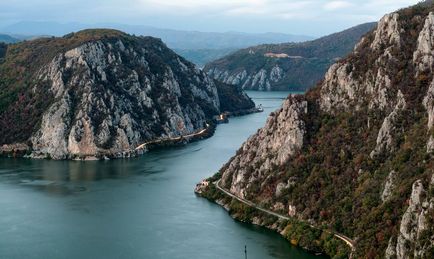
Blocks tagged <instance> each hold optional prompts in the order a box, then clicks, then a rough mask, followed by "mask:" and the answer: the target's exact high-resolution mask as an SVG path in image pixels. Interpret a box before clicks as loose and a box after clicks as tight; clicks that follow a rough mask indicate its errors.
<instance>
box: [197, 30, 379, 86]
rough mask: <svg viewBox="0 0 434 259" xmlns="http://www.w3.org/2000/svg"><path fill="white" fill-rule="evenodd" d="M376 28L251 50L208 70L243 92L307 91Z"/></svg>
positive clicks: (244, 50)
mask: <svg viewBox="0 0 434 259" xmlns="http://www.w3.org/2000/svg"><path fill="white" fill-rule="evenodd" d="M374 26H375V23H368V24H362V25H359V26H356V27H354V28H351V29H348V30H345V31H343V32H339V33H336V34H332V35H329V36H325V37H323V38H320V39H317V40H313V41H308V42H304V43H286V44H269V45H260V46H256V47H250V48H247V49H243V50H240V51H237V52H235V53H233V54H230V55H228V56H226V57H223V58H221V59H219V60H216V61H214V62H211V63H209V64H207V65H206V66H205V71H206V72H207V73H208V75H210V76H211V77H213V78H214V79H217V80H220V81H222V82H224V83H227V84H232V85H237V86H241V87H242V88H243V89H249V90H263V91H270V90H285V91H287V90H298V91H305V90H307V89H309V88H311V87H313V86H314V85H315V84H316V83H317V82H318V81H319V80H320V79H321V78H322V77H323V76H324V73H325V72H326V71H327V69H328V67H329V66H330V65H331V64H333V63H334V62H335V61H336V60H337V59H340V58H343V57H345V56H346V55H347V54H349V53H350V52H351V51H352V50H353V48H354V45H355V44H356V43H357V42H358V41H359V39H360V37H361V36H362V35H364V34H365V33H367V32H368V31H370V30H371V29H372V28H373V27H374Z"/></svg>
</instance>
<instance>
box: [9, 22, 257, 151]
mask: <svg viewBox="0 0 434 259" xmlns="http://www.w3.org/2000/svg"><path fill="white" fill-rule="evenodd" d="M61 44H64V45H63V46H65V45H66V46H67V47H64V48H63V49H56V48H57V46H58V45H61ZM26 45H29V46H26ZM40 46H41V47H44V48H46V49H47V50H46V51H51V52H50V53H46V54H49V55H51V56H52V57H51V58H49V59H48V58H47V57H46V56H41V57H36V60H37V61H39V60H40V61H41V62H42V59H45V60H46V61H45V60H44V61H43V63H42V64H38V66H35V67H32V70H34V73H32V74H30V72H31V71H26V72H27V73H29V74H28V75H27V76H28V79H27V80H28V82H30V83H28V88H27V89H23V90H21V91H22V93H21V94H22V95H23V96H24V95H29V96H31V95H32V93H37V92H41V93H42V94H43V95H45V96H46V100H45V102H44V100H40V98H42V96H38V97H33V98H39V99H38V100H36V101H39V102H41V103H44V106H45V107H46V108H45V107H44V109H41V111H40V113H39V116H40V119H39V120H38V121H37V122H36V123H37V124H36V125H34V127H33V128H32V130H31V131H29V132H27V134H23V135H22V136H13V134H10V132H13V131H16V130H17V129H19V126H20V125H5V123H6V120H7V119H8V116H9V115H10V113H11V112H13V109H14V107H13V105H19V106H25V105H28V104H29V103H31V102H32V101H33V100H25V99H23V100H22V101H21V100H18V101H17V102H15V103H11V104H10V105H9V107H6V109H3V110H2V111H1V118H2V122H3V123H2V124H3V129H2V132H4V133H5V134H4V135H3V136H4V137H3V139H1V142H3V143H5V144H6V143H13V142H18V141H20V142H22V141H28V142H29V146H30V147H31V149H32V154H31V157H37V158H45V157H50V158H53V159H67V158H84V157H97V158H102V157H125V156H130V155H134V149H135V148H136V147H137V146H139V145H140V144H142V143H145V142H147V141H151V140H154V139H158V138H172V137H178V136H184V135H189V134H192V133H195V132H197V131H199V130H202V129H204V128H205V127H206V124H207V122H209V121H210V120H211V119H212V117H213V116H214V115H217V114H219V113H220V108H221V107H220V102H221V101H223V102H227V101H226V98H227V96H224V97H222V98H220V96H219V93H218V86H217V85H216V84H215V83H214V81H213V80H211V79H209V78H208V77H207V76H206V75H205V74H204V73H203V72H201V71H200V70H198V69H196V68H195V66H194V65H193V64H191V63H189V62H187V61H186V60H184V59H182V58H181V57H179V56H178V55H176V54H175V53H174V52H172V51H171V50H170V49H168V48H167V47H166V46H165V45H164V44H163V43H162V42H161V41H160V40H158V39H154V38H150V37H134V36H130V35H127V34H124V33H121V32H118V31H108V30H106V31H105V30H93V31H83V32H79V33H76V34H71V35H68V36H65V37H64V38H58V39H44V40H39V41H33V42H29V43H23V44H22V45H18V46H13V47H11V48H24V49H26V50H27V51H30V52H31V51H32V50H33V49H36V48H38V47H40ZM9 53H10V54H9ZM13 53H14V50H13V49H11V50H10V51H9V50H8V55H9V56H6V62H5V63H4V64H3V73H2V75H3V74H5V72H4V71H6V69H7V68H8V67H7V66H8V65H11V64H12V61H13V59H18V58H19V57H18V56H14V55H13ZM31 55H38V53H32V54H31ZM8 59H9V60H10V61H9V60H8ZM8 61H9V62H8ZM12 65H13V64H12ZM28 70H30V69H28ZM5 77H6V75H5ZM14 87H15V86H14V85H13V84H11V85H9V86H6V89H7V90H10V91H13V90H14ZM231 98H232V99H233V100H235V101H237V103H234V104H233V107H232V108H233V109H234V110H236V109H245V107H244V106H246V107H250V108H251V107H252V106H253V107H254V104H253V103H252V101H251V100H250V98H248V97H247V96H246V95H245V94H244V93H242V92H235V93H234V95H233V96H231ZM11 135H12V136H11ZM6 136H11V137H9V138H6ZM20 138H21V139H20Z"/></svg>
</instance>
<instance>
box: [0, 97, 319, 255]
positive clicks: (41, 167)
mask: <svg viewBox="0 0 434 259" xmlns="http://www.w3.org/2000/svg"><path fill="white" fill-rule="evenodd" d="M249 95H251V97H252V98H254V100H255V102H256V103H257V104H259V103H261V104H262V105H263V106H264V108H265V112H264V113H258V114H251V115H247V116H244V117H238V118H231V119H230V123H229V124H224V125H219V126H218V128H217V131H216V133H215V135H214V136H213V137H212V138H209V139H206V140H203V141H199V142H195V143H191V144H188V145H186V146H183V147H177V148H171V149H165V150H158V151H152V152H150V153H148V154H146V155H144V156H142V157H140V158H136V159H129V160H114V161H90V162H78V161H48V160H27V159H0V258H152V259H154V258H169V259H172V258H192V259H193V258H222V259H223V258H234V259H236V258H240V259H242V258H244V246H245V245H246V246H247V253H248V258H249V259H253V258H258V259H264V258H265V259H266V258H300V259H307V258H318V257H316V256H313V255H311V254H309V253H306V252H304V251H303V250H301V249H299V248H295V247H292V246H291V245H290V244H289V243H288V242H287V241H286V240H284V239H283V238H282V237H281V236H280V235H278V234H277V233H274V232H272V231H269V230H266V229H264V228H260V227H255V226H251V225H248V224H243V223H239V222H237V221H235V220H233V219H232V218H231V217H230V216H229V215H228V214H227V212H226V211H225V210H224V209H222V208H221V207H219V206H217V205H215V204H213V203H211V202H209V201H207V200H205V199H202V198H199V197H196V195H195V194H194V192H193V190H194V187H195V184H196V183H198V182H199V181H200V180H202V179H203V178H206V177H209V176H211V175H212V174H214V173H215V172H216V171H217V170H218V169H219V168H220V167H221V166H222V165H223V164H224V163H225V162H227V161H228V159H229V158H230V157H231V156H233V155H234V154H235V151H236V150H237V149H238V148H239V147H240V145H241V144H242V142H244V141H245V140H246V139H247V137H248V136H249V135H251V134H253V133H254V132H256V130H257V129H258V128H260V127H261V126H263V125H264V123H265V121H266V118H267V115H268V114H269V113H270V112H271V111H273V110H276V109H277V108H279V106H280V105H281V103H282V101H283V98H284V97H285V96H286V95H287V93H282V92H271V93H263V92H249Z"/></svg>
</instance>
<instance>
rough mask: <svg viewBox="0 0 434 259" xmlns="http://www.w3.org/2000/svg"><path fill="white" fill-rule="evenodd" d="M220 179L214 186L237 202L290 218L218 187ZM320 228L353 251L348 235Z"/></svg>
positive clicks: (279, 216) (352, 244) (280, 216)
mask: <svg viewBox="0 0 434 259" xmlns="http://www.w3.org/2000/svg"><path fill="white" fill-rule="evenodd" d="M220 181H221V179H220V180H218V181H217V182H215V183H214V184H215V186H216V187H217V189H219V190H220V191H222V192H223V193H225V194H226V195H228V196H230V197H232V198H234V199H236V200H238V201H239V202H242V203H244V204H246V205H248V206H250V207H253V208H255V209H257V210H260V211H262V212H264V213H266V214H269V215H272V216H275V217H277V218H279V219H284V220H291V217H289V216H285V215H282V214H279V213H276V212H273V211H270V210H267V209H264V208H261V207H259V206H258V205H256V204H254V203H253V202H251V201H248V200H246V199H243V198H240V197H238V196H236V195H234V194H232V193H231V192H229V191H227V190H226V189H224V188H222V187H220ZM297 220H299V219H297ZM305 223H307V224H309V226H310V227H312V228H315V229H320V228H319V227H316V226H314V225H312V224H310V223H308V222H305ZM321 230H323V231H325V232H327V233H331V234H333V235H334V236H335V237H336V238H339V239H340V240H342V241H344V242H345V244H347V245H348V246H349V247H350V248H351V251H354V247H355V242H354V240H352V239H351V238H349V237H347V236H345V235H343V234H339V233H335V232H333V231H330V230H324V229H321Z"/></svg>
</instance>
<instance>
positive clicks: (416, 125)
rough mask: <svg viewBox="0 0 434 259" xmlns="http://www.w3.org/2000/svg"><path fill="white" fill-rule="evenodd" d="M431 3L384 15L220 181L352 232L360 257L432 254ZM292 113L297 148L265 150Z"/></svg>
mask: <svg viewBox="0 0 434 259" xmlns="http://www.w3.org/2000/svg"><path fill="white" fill-rule="evenodd" d="M433 11H434V6H433V4H432V2H429V3H423V4H419V5H416V6H414V7H411V8H407V9H403V10H400V11H399V12H396V13H392V14H389V15H386V16H384V17H383V18H382V19H381V21H380V22H379V23H378V27H377V28H376V29H375V30H374V31H372V32H371V33H369V34H367V35H365V36H364V37H363V38H362V40H361V41H360V42H359V44H357V46H356V48H355V50H354V52H353V53H352V54H350V55H349V56H348V57H347V58H345V59H343V60H341V61H339V62H337V63H336V64H334V65H333V66H331V67H330V69H329V71H328V72H327V74H326V76H325V79H324V81H323V82H321V83H320V84H319V85H318V86H317V87H316V88H314V89H312V90H310V91H308V93H307V94H306V95H305V96H304V97H298V98H300V99H301V100H303V102H305V103H306V107H307V112H306V113H300V112H299V110H292V111H291V110H290V109H289V110H288V109H286V110H285V109H283V110H280V111H277V113H276V114H273V115H272V117H271V118H277V117H280V116H284V118H282V122H281V123H280V124H281V126H277V125H279V124H274V123H270V121H269V122H268V123H267V124H266V125H265V127H264V128H263V129H261V130H260V131H259V132H258V133H257V134H256V135H254V136H253V137H251V138H250V139H249V140H248V141H247V142H246V143H245V144H244V145H243V147H242V148H241V149H240V150H239V151H238V152H237V155H236V156H235V157H234V158H232V159H231V161H230V162H229V163H228V164H227V165H226V166H224V167H223V168H222V169H221V170H220V174H218V175H216V177H220V175H221V179H222V183H223V186H224V187H225V188H226V189H227V190H230V191H231V192H232V193H234V194H236V195H239V196H240V197H244V198H246V199H248V200H250V201H252V202H255V203H256V204H259V205H260V206H262V207H264V208H267V209H269V210H275V211H276V209H275V208H278V209H279V213H284V214H286V215H291V216H294V217H296V218H297V219H299V220H303V221H304V222H309V223H311V224H314V225H320V226H324V225H327V226H328V227H329V228H330V229H331V230H332V231H336V232H340V233H342V234H345V235H347V236H349V237H352V238H353V240H355V241H356V246H355V251H354V252H353V256H355V257H357V258H382V257H385V256H387V257H390V258H413V257H414V258H432V257H433V256H434V249H433V248H432V244H433V241H432V240H433V237H434V214H433V211H432V209H431V207H432V205H431V199H432V189H433V188H432V180H431V179H432V176H433V174H434V171H433V168H434V159H433V154H432V152H433V150H434V148H433V147H434V144H433V142H434V141H433V138H434V137H433V131H432V127H433V121H434V119H433V118H434V116H433V113H432V112H433V109H432V107H434V102H433V96H434V95H433V83H432V82H433V79H434V76H433V71H432V67H433V64H432V60H433V58H434V55H433V54H434V53H433V51H432V47H433V46H432V45H430V44H431V43H430V42H432V39H431V38H432V37H431V35H432V34H433V33H434V27H433V23H432V21H433ZM291 100H292V98H290V99H289V101H290V102H292V101H291ZM303 107H304V106H303ZM289 111H291V112H289ZM294 116H295V117H297V118H301V120H300V122H301V124H299V125H302V126H301V128H303V129H304V130H303V131H302V132H303V134H302V135H303V141H302V142H299V143H300V145H298V146H297V148H296V149H295V150H297V151H296V152H290V153H288V152H286V148H282V147H281V148H280V149H278V150H277V151H276V150H272V151H268V150H267V149H263V148H262V146H263V145H266V146H268V145H269V143H270V140H273V141H272V142H271V143H285V140H286V138H287V137H289V136H290V135H292V136H293V134H292V133H291V131H290V130H285V129H287V128H288V124H285V123H284V122H285V121H286V122H289V121H293V117H294ZM279 131H285V132H286V133H284V134H281V135H275V134H273V133H272V132H279ZM273 136H277V137H278V139H276V138H274V137H273ZM286 146H287V147H291V145H289V144H286ZM293 150H294V149H293ZM427 151H428V153H427ZM281 155H283V156H284V157H285V159H282V160H281V159H279V156H281ZM271 162H273V163H271ZM272 165H273V166H272ZM428 186H429V187H428ZM282 208H284V209H283V210H282ZM257 222H259V221H257ZM287 238H289V239H290V240H292V238H294V240H297V238H299V237H298V236H297V235H296V234H294V236H289V237H288V236H287ZM310 242H311V243H312V242H315V240H310ZM307 243H309V242H307ZM324 249H325V250H324V251H325V252H327V247H325V248H324ZM328 253H330V252H328ZM330 255H332V256H333V255H335V253H330Z"/></svg>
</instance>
